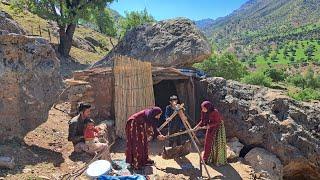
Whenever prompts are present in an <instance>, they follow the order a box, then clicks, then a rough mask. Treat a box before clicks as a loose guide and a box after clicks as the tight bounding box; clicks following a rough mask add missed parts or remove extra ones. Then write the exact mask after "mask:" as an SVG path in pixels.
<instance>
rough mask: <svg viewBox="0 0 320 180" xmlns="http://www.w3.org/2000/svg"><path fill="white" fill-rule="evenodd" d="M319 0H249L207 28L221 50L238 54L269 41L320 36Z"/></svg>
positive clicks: (255, 48) (256, 48) (257, 48)
mask: <svg viewBox="0 0 320 180" xmlns="http://www.w3.org/2000/svg"><path fill="white" fill-rule="evenodd" d="M319 17H320V1H319V0H249V1H248V2H247V3H245V4H244V5H242V6H241V7H240V8H239V9H238V10H236V11H234V12H233V13H232V14H230V15H229V16H226V17H223V18H219V19H217V20H216V21H215V22H214V23H212V25H211V28H209V29H207V30H206V34H207V35H208V36H209V38H210V39H211V40H212V41H213V42H214V43H216V44H217V47H218V50H219V51H223V50H226V49H229V50H232V51H234V52H236V53H237V54H238V56H239V57H246V56H248V55H250V54H251V53H252V52H257V51H261V50H262V48H263V47H264V46H265V45H266V44H270V43H271V42H275V43H277V42H281V41H283V40H284V39H292V40H296V39H299V40H302V39H306V38H308V39H310V38H312V37H313V38H319V36H320V35H319V34H320V33H319V32H320V26H319V24H320V18H319Z"/></svg>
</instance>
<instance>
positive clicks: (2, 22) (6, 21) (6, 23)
mask: <svg viewBox="0 0 320 180" xmlns="http://www.w3.org/2000/svg"><path fill="white" fill-rule="evenodd" d="M0 30H1V31H6V32H7V33H16V34H25V31H24V30H23V29H22V28H21V27H20V26H19V25H18V23H16V22H15V21H14V20H13V19H12V17H11V16H10V15H9V14H8V13H6V12H4V11H0Z"/></svg>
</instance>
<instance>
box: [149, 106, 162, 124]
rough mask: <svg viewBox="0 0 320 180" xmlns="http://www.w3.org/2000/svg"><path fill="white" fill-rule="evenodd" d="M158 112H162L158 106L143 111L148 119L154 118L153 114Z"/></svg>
mask: <svg viewBox="0 0 320 180" xmlns="http://www.w3.org/2000/svg"><path fill="white" fill-rule="evenodd" d="M160 113H162V110H161V108H159V107H152V108H150V109H147V110H146V111H145V115H146V116H147V119H148V121H152V120H155V116H156V115H158V114H160Z"/></svg>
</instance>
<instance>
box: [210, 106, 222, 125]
mask: <svg viewBox="0 0 320 180" xmlns="http://www.w3.org/2000/svg"><path fill="white" fill-rule="evenodd" d="M209 119H210V122H209V126H210V128H214V129H216V128H218V127H219V125H220V122H221V116H220V114H219V112H218V111H217V110H214V111H213V112H212V113H210V117H209Z"/></svg>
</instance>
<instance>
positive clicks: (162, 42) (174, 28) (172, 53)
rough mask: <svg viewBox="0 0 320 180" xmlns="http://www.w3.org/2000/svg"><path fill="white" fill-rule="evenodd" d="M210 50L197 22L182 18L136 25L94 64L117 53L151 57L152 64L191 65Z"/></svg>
mask: <svg viewBox="0 0 320 180" xmlns="http://www.w3.org/2000/svg"><path fill="white" fill-rule="evenodd" d="M210 54H211V46H210V44H209V43H208V41H207V40H206V38H205V37H204V35H203V34H202V33H201V32H200V31H199V30H198V29H197V27H196V26H195V25H194V23H193V22H192V21H190V20H188V19H183V18H179V19H173V20H165V21H159V22H157V23H154V24H149V25H142V26H138V27H136V28H133V29H132V30H130V31H129V32H127V33H126V34H125V36H124V37H123V39H122V40H121V41H120V42H119V43H118V44H117V46H116V47H115V48H114V49H112V50H111V52H110V53H109V54H108V55H107V56H106V57H105V58H103V59H102V60H100V61H98V62H96V63H95V64H94V65H93V67H99V66H102V67H103V66H111V65H112V64H113V62H112V57H114V56H115V55H125V56H129V57H133V58H136V59H140V60H143V61H149V62H151V63H152V65H153V66H175V67H177V66H188V65H191V64H193V63H196V62H200V61H202V60H204V59H205V58H207V57H209V56H210Z"/></svg>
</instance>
